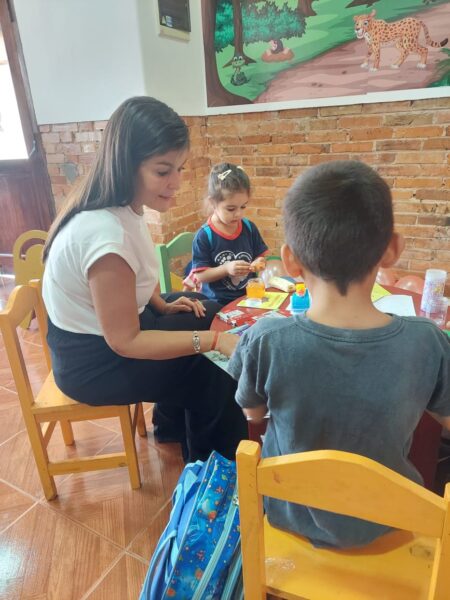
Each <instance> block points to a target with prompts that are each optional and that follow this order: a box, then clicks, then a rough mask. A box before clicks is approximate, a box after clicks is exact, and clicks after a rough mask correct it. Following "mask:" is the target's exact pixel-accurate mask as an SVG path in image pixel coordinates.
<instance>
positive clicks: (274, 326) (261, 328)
mask: <svg viewBox="0 0 450 600" xmlns="http://www.w3.org/2000/svg"><path fill="white" fill-rule="evenodd" d="M294 322H295V320H294V317H287V316H285V315H281V314H279V313H276V314H268V315H267V316H265V317H264V318H263V319H258V320H257V321H256V323H255V324H254V325H252V326H251V327H250V328H249V329H248V330H247V331H246V332H245V336H246V337H247V339H248V341H255V340H257V339H258V338H261V337H263V336H265V335H269V336H270V340H271V342H273V341H274V337H276V336H277V335H279V336H281V337H284V336H286V331H289V330H291V329H292V327H293V325H294Z"/></svg>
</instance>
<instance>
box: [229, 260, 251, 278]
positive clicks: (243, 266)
mask: <svg viewBox="0 0 450 600" xmlns="http://www.w3.org/2000/svg"><path fill="white" fill-rule="evenodd" d="M225 267H226V269H227V273H228V275H231V276H236V275H247V274H248V273H249V272H250V263H248V262H245V260H231V261H229V262H226V263H225Z"/></svg>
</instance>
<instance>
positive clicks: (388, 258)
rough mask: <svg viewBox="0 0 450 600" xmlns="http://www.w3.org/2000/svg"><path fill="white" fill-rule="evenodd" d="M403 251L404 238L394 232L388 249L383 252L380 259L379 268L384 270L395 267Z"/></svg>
mask: <svg viewBox="0 0 450 600" xmlns="http://www.w3.org/2000/svg"><path fill="white" fill-rule="evenodd" d="M404 249H405V238H404V237H403V236H402V235H401V234H400V233H397V232H395V231H394V233H393V234H392V237H391V241H390V242H389V244H388V247H387V248H386V250H385V251H384V254H383V257H382V258H381V261H380V267H383V268H384V269H386V268H388V267H392V266H393V265H395V263H396V262H397V261H398V259H399V258H400V255H401V253H402V252H403V250H404Z"/></svg>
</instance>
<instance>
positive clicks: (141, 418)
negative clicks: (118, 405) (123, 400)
mask: <svg viewBox="0 0 450 600" xmlns="http://www.w3.org/2000/svg"><path fill="white" fill-rule="evenodd" d="M134 417H135V419H136V426H137V431H138V434H139V436H140V437H147V427H146V425H145V415H144V405H143V404H142V402H139V403H138V404H136V408H135V412H134Z"/></svg>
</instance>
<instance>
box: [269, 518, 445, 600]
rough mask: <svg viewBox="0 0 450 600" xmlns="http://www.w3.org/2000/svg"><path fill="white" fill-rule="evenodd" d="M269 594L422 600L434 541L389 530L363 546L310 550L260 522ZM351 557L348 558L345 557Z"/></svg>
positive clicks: (326, 599) (320, 599) (325, 599)
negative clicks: (344, 548)
mask: <svg viewBox="0 0 450 600" xmlns="http://www.w3.org/2000/svg"><path fill="white" fill-rule="evenodd" d="M264 539H265V547H266V557H267V558H266V586H267V592H268V593H271V594H275V595H277V596H279V597H280V598H287V599H292V598H302V597H304V598H305V599H308V600H337V599H339V598H341V599H342V600H369V599H374V600H375V599H376V600H381V599H383V600H418V599H424V600H425V599H426V598H427V594H428V586H429V582H430V576H431V569H432V563H433V557H434V550H435V540H434V539H430V538H426V537H422V536H414V535H413V534H411V533H409V532H406V531H393V532H391V533H388V534H386V535H384V536H382V537H381V538H379V539H378V540H376V541H375V542H372V543H371V544H369V545H368V546H366V547H364V548H363V549H361V548H358V549H357V550H355V551H352V550H324V549H318V548H314V547H313V546H312V545H311V543H310V542H309V541H308V540H307V539H305V538H302V537H301V536H297V535H293V534H290V533H287V532H284V531H281V530H279V529H276V528H274V527H272V526H271V525H270V524H269V523H268V521H267V518H265V522H264ZM349 558H351V560H349Z"/></svg>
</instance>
